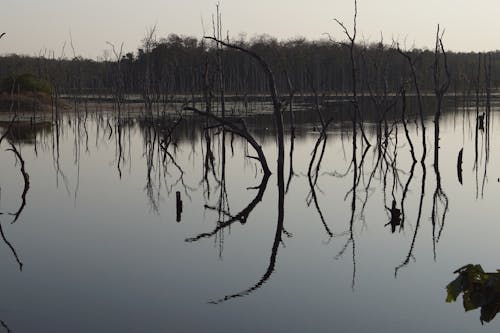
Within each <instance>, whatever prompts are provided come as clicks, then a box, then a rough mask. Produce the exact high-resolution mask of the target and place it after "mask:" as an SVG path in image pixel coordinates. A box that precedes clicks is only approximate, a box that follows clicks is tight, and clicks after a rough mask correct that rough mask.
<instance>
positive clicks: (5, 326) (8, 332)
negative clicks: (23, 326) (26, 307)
mask: <svg viewBox="0 0 500 333" xmlns="http://www.w3.org/2000/svg"><path fill="white" fill-rule="evenodd" d="M0 325H1V326H2V327H3V328H4V329H5V331H6V332H7V333H11V332H12V330H11V329H10V328H9V326H7V324H6V323H5V322H4V321H3V320H0Z"/></svg>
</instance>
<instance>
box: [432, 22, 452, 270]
mask: <svg viewBox="0 0 500 333" xmlns="http://www.w3.org/2000/svg"><path fill="white" fill-rule="evenodd" d="M442 38H443V34H440V30H439V25H438V28H437V32H436V48H435V52H434V68H433V74H434V90H435V94H436V98H437V102H438V105H437V109H436V112H435V113H434V173H435V174H436V189H435V190H434V194H433V197H432V214H431V222H432V244H433V253H434V260H435V259H436V243H437V242H439V239H440V237H441V233H442V231H443V229H444V222H445V218H446V213H447V211H448V196H447V195H446V193H444V191H443V188H442V185H441V174H440V172H439V121H440V117H441V109H442V105H443V97H444V94H445V93H446V91H447V90H448V88H449V86H450V72H449V70H448V61H447V57H446V52H445V50H444V46H443V40H442ZM440 55H442V59H443V64H442V65H441V60H440V58H441V57H440ZM441 66H443V67H444V74H445V76H444V79H442V78H441V76H442V72H443V69H442V68H441ZM440 206H442V208H441V209H442V210H443V212H442V213H441V214H440V213H439V210H440ZM436 226H439V230H438V232H437V235H436Z"/></svg>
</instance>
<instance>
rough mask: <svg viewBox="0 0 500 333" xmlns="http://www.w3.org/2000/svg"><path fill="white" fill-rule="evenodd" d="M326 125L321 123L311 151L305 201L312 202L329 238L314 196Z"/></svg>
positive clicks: (323, 218)
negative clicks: (307, 194) (307, 192)
mask: <svg viewBox="0 0 500 333" xmlns="http://www.w3.org/2000/svg"><path fill="white" fill-rule="evenodd" d="M328 124H329V122H328V123H324V122H322V129H321V133H320V135H319V137H318V140H316V144H315V145H314V149H313V152H312V156H311V161H310V162H309V168H308V170H307V178H308V180H309V188H310V198H308V199H307V203H308V205H309V204H310V202H311V200H312V201H313V202H314V206H315V207H316V210H317V211H318V214H319V217H320V219H321V223H322V224H323V227H324V228H325V231H326V233H327V234H328V236H329V237H333V233H332V231H331V230H330V227H329V226H328V224H327V223H326V220H325V217H324V216H323V213H322V211H321V208H320V206H319V202H318V197H317V195H316V187H317V183H318V177H319V171H320V167H321V162H322V160H323V156H324V154H325V148H326V142H327V134H326V130H327V128H328ZM320 146H321V150H320V152H319V153H318V149H319V148H320ZM318 155H319V156H318ZM316 156H318V161H317V162H316ZM314 162H316V165H315V166H314ZM313 169H314V170H313Z"/></svg>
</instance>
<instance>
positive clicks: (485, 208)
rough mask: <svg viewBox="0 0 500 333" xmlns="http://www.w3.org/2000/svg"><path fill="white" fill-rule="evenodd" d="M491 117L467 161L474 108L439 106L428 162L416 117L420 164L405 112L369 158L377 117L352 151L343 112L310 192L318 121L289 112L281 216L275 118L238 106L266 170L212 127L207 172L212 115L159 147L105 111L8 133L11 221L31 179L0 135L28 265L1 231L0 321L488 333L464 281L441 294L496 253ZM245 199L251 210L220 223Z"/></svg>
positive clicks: (7, 224)
mask: <svg viewBox="0 0 500 333" xmlns="http://www.w3.org/2000/svg"><path fill="white" fill-rule="evenodd" d="M495 116H496V115H495V110H493V113H492V120H491V124H490V138H489V149H487V147H488V144H487V143H488V142H487V136H486V131H479V132H478V137H477V147H478V152H477V163H476V162H475V161H476V154H475V147H476V135H475V111H474V110H471V111H470V112H469V111H468V110H463V109H459V110H454V109H450V110H447V111H446V112H445V113H444V114H443V116H442V119H441V126H440V138H441V140H440V149H439V163H438V168H435V167H434V145H433V142H434V139H433V129H434V124H433V123H432V120H431V118H429V119H428V120H427V121H426V127H427V128H426V129H427V137H428V139H427V140H426V141H427V150H428V152H427V158H426V160H425V168H424V167H423V166H422V165H421V164H420V157H421V154H422V148H421V145H422V144H421V134H422V132H421V129H420V128H417V126H416V123H415V122H414V121H413V120H412V121H410V124H409V130H410V135H411V138H412V141H413V144H414V145H415V154H416V156H417V160H418V161H419V162H418V163H416V164H415V165H414V166H413V168H412V159H411V155H410V150H409V144H408V142H407V140H406V137H405V135H404V130H403V127H402V126H401V124H400V125H399V126H397V128H396V127H393V128H392V132H390V139H389V142H388V144H387V148H386V149H387V151H386V154H385V155H384V156H385V157H382V158H380V159H379V156H380V155H379V153H380V151H379V149H378V148H377V147H376V146H375V144H374V143H375V142H376V138H375V135H376V129H375V126H374V125H369V124H368V125H366V130H367V133H368V136H369V139H370V142H371V143H372V144H374V145H373V146H372V147H370V148H368V149H366V146H363V145H362V140H361V138H360V136H359V133H358V137H357V147H356V151H355V154H354V155H353V144H352V131H351V125H350V123H349V122H348V121H347V122H344V123H339V122H335V123H333V124H332V125H330V127H329V130H328V132H327V140H326V144H325V150H324V155H323V156H324V157H323V160H322V162H321V165H320V167H319V169H318V171H317V183H316V184H317V186H315V191H314V192H315V195H316V198H317V206H316V204H315V202H314V200H313V196H312V194H311V187H310V180H309V177H308V170H309V164H310V160H311V157H312V155H311V152H312V150H313V148H314V147H315V145H316V142H317V140H318V137H319V131H318V122H317V121H316V120H314V119H312V117H310V116H307V115H306V116H304V115H302V116H301V115H300V114H299V115H298V117H297V119H298V122H299V124H297V130H296V137H295V141H294V150H293V171H294V172H293V174H292V177H291V180H290V183H289V184H288V188H287V191H286V195H285V197H284V207H283V208H284V209H283V211H284V217H283V221H280V220H279V216H278V215H279V214H278V212H279V207H278V203H279V200H278V195H279V189H278V186H277V184H278V181H277V178H276V177H277V173H276V156H277V149H276V143H275V139H274V134H273V131H272V127H273V125H272V122H271V121H269V119H271V118H269V117H268V118H265V119H263V120H261V119H259V118H258V117H256V118H252V119H248V123H249V130H250V132H251V133H252V134H254V135H255V138H256V140H257V141H258V142H259V143H260V144H261V145H262V147H263V150H264V152H265V154H266V157H267V161H268V163H269V165H270V169H271V171H272V172H273V174H272V175H271V176H270V178H269V179H266V177H265V176H264V175H263V173H262V169H261V166H260V164H259V162H258V161H257V160H254V159H249V158H245V156H247V155H254V153H253V151H252V149H251V147H250V146H249V145H247V144H246V143H245V142H243V141H242V140H241V139H238V138H234V140H232V137H231V134H229V133H226V134H225V138H223V135H222V134H221V133H219V131H218V130H217V129H215V130H211V131H210V135H209V137H210V145H209V146H210V147H211V148H212V153H213V166H214V168H213V169H214V170H212V169H211V168H210V169H209V170H208V171H207V172H206V175H207V176H206V178H205V177H204V176H205V171H206V170H205V168H204V165H205V164H204V163H205V161H206V156H207V141H206V138H207V137H206V136H205V134H204V132H203V130H202V129H203V126H204V123H203V122H201V121H196V122H195V121H193V120H190V119H191V118H189V117H188V118H187V120H184V121H183V122H182V123H181V124H179V126H178V127H177V128H176V129H175V132H174V135H173V138H174V139H173V142H172V143H170V145H169V147H168V151H169V154H170V155H165V154H164V153H163V152H162V151H161V149H160V148H159V147H158V143H157V137H158V135H160V136H161V135H162V133H164V132H160V131H154V130H152V129H148V126H146V125H145V124H144V122H142V121H139V120H137V119H135V118H131V119H129V120H127V121H123V122H122V123H123V126H121V128H120V129H119V130H118V128H117V127H116V119H115V117H114V116H113V115H111V114H108V113H99V114H96V113H90V114H88V115H87V116H86V115H84V114H83V113H81V114H79V115H75V114H73V113H70V114H65V115H64V116H62V119H61V122H60V124H59V126H58V128H56V127H55V126H52V127H50V126H48V127H47V126H46V127H43V126H42V127H41V128H40V129H39V130H38V131H36V132H35V133H31V135H27V136H26V137H23V138H17V139H16V138H13V139H12V138H11V139H12V140H13V141H14V144H15V145H16V147H18V150H19V151H20V153H21V154H22V156H23V158H24V160H25V164H26V166H25V167H26V172H27V173H28V174H29V180H30V186H29V191H28V193H27V195H26V206H25V208H24V210H23V211H22V213H21V215H20V217H19V219H18V220H17V221H16V222H15V223H14V224H11V221H12V220H13V218H14V216H12V215H9V214H8V213H13V212H16V211H17V210H18V208H19V207H20V205H21V204H22V199H21V194H22V192H23V178H22V175H21V173H20V171H19V170H20V164H19V162H16V158H15V155H14V154H13V152H12V151H7V150H6V149H8V148H9V147H10V146H9V144H8V143H7V140H4V141H3V142H2V144H1V147H0V148H1V149H0V163H1V166H0V169H1V172H0V186H1V198H0V212H2V213H4V214H3V215H0V221H1V223H2V228H3V231H4V233H5V236H6V239H7V240H8V241H9V242H10V244H11V245H12V246H13V248H14V249H15V251H16V253H17V255H18V257H19V261H20V262H21V263H22V270H20V265H19V264H18V262H17V261H16V258H15V256H14V254H13V252H12V251H11V249H10V248H9V246H8V245H7V244H6V243H5V242H4V243H2V247H0V265H1V267H2V277H1V281H2V283H1V284H0V295H1V299H2V302H1V305H0V320H2V325H5V326H6V327H9V329H10V330H11V331H12V332H198V331H207V332H213V331H218V332H235V331H238V332H268V331H274V332H306V331H310V332H325V331H333V330H335V331H337V332H395V331H403V332H479V331H481V332H498V330H499V328H500V321H499V320H498V319H497V320H493V321H492V322H490V323H485V324H484V325H481V322H480V320H479V310H475V311H470V312H467V313H465V312H464V309H463V307H462V305H461V296H460V297H459V299H458V300H457V302H455V303H446V302H445V299H446V285H447V284H448V283H449V282H451V281H452V280H453V279H454V278H455V274H453V272H454V271H455V270H456V269H458V268H459V267H462V266H464V265H466V264H469V263H473V264H481V265H482V267H483V268H484V269H485V270H486V271H495V270H496V269H497V268H499V265H498V264H499V263H498V253H499V249H500V245H499V242H498V237H499V235H500V223H499V221H498V215H499V204H498V198H499V196H500V183H499V182H498V178H499V177H500V171H499V170H500V168H499V162H500V161H499V157H498V155H497V154H496V152H497V149H498V147H497V142H499V139H500V138H498V136H499V134H498V132H497V131H496V129H497V128H499V126H500V123H499V122H498V119H500V118H498V117H495ZM108 120H109V124H108ZM173 121H174V120H172V122H173ZM172 122H170V124H171V123H172ZM57 131H59V133H60V135H59V138H58V139H57V135H56V132H57ZM290 139H291V138H290V133H288V134H287V136H286V138H285V146H286V160H285V168H284V170H285V183H286V182H287V181H288V176H289V171H290V159H289V153H290V152H289V149H290V142H291V140H290ZM224 140H225V143H226V145H225V147H226V148H225V152H224V150H223V149H222V141H224ZM57 147H59V148H57ZM322 147H323V143H320V145H319V149H318V152H317V155H316V161H317V158H318V156H319V154H320V152H321V150H322ZM462 148H463V167H462V168H463V185H462V184H460V182H459V180H458V175H457V155H458V153H459V151H460V149H462ZM224 156H225V167H223V164H224ZM353 156H356V158H355V159H354V158H353ZM164 158H165V159H164ZM315 166H316V164H315V163H314V164H313V166H312V174H313V179H314V177H316V176H315V174H316V172H315V170H316V167H315ZM181 170H182V171H181ZM412 170H413V173H412V172H411V171H412ZM438 177H440V178H441V181H440V184H441V186H440V187H441V191H439V188H438V185H437V184H438V183H437V181H436V179H438ZM259 184H261V187H260V190H259V188H257V189H251V188H252V187H256V186H259ZM353 186H354V187H355V189H354V191H353ZM224 188H225V190H224ZM405 188H406V190H405ZM177 191H179V192H180V195H181V199H182V201H183V210H182V213H181V216H179V217H180V222H177V216H176V215H177V214H176V192H177ZM259 195H262V198H261V200H260V201H259V200H258V199H259ZM403 196H404V228H400V226H397V227H396V230H395V232H394V233H392V232H391V226H390V225H386V224H387V223H388V222H389V221H390V211H389V209H388V208H391V204H392V200H393V198H394V200H395V201H396V207H397V208H398V209H401V201H402V200H403ZM221 198H222V199H221ZM256 198H257V199H256ZM421 198H422V204H421V209H420V218H419V208H420V203H421ZM252 203H253V204H255V206H254V208H253V209H252V210H250V211H249V214H248V218H247V219H246V220H244V221H243V222H245V223H241V222H240V221H239V220H236V221H234V223H230V224H222V225H221V224H220V223H219V224H218V221H226V222H227V221H231V217H230V216H229V215H231V216H234V215H237V214H238V213H239V212H240V211H241V210H243V209H244V208H245V207H247V206H248V205H249V204H252ZM433 203H435V205H433ZM433 206H434V208H433ZM252 207H253V205H252ZM318 207H319V211H318ZM217 208H219V209H217ZM353 209H354V210H353ZM433 211H434V212H435V219H434V224H433V219H432V216H433ZM320 213H321V215H320ZM444 213H445V218H444V220H443V214H444ZM321 216H322V217H323V220H322V218H321ZM217 226H220V227H221V228H219V230H217ZM1 328H3V327H1Z"/></svg>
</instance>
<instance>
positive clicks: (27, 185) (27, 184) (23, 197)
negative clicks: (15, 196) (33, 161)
mask: <svg viewBox="0 0 500 333" xmlns="http://www.w3.org/2000/svg"><path fill="white" fill-rule="evenodd" d="M10 147H11V148H10V149H8V150H9V151H12V152H13V153H14V154H15V156H16V158H17V160H18V161H19V163H20V164H21V167H20V169H21V174H22V176H23V181H24V187H23V193H22V194H21V205H20V206H19V208H18V209H17V211H16V212H15V213H11V214H10V215H12V216H14V220H13V221H12V222H11V223H15V222H16V221H17V220H18V219H19V216H21V213H22V212H23V210H24V207H26V194H28V191H29V189H30V177H29V175H28V173H27V172H26V169H25V167H24V165H25V163H24V159H23V157H22V156H21V154H20V153H19V151H18V150H17V149H16V147H15V146H14V145H13V144H12V143H11V144H10Z"/></svg>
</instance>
